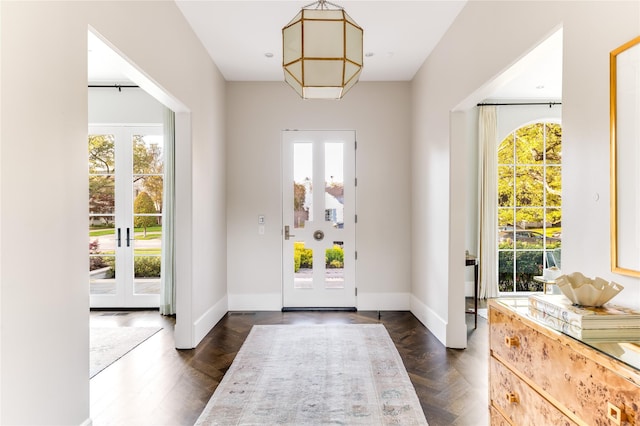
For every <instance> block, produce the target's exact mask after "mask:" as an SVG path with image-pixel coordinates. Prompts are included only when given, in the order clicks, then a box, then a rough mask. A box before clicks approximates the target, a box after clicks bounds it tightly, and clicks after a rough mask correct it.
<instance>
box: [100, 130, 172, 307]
mask: <svg viewBox="0 0 640 426" xmlns="http://www.w3.org/2000/svg"><path fill="white" fill-rule="evenodd" d="M163 148H164V147H163V131H162V126H143V127H132V126H114V127H93V126H91V127H89V289H90V291H89V294H90V306H91V307H101V308H107V307H108V308H134V307H158V306H159V304H160V273H161V271H160V264H161V258H162V252H161V250H162V245H161V242H162V201H163V200H162V196H163V178H164V164H163V158H164V156H163V152H164V150H163Z"/></svg>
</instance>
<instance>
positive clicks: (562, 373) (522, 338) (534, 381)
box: [489, 297, 640, 426]
mask: <svg viewBox="0 0 640 426" xmlns="http://www.w3.org/2000/svg"><path fill="white" fill-rule="evenodd" d="M527 312H528V300H527V298H526V297H524V298H509V299H502V298H501V299H493V300H490V301H489V330H490V331H489V340H490V345H489V346H490V352H491V356H490V358H489V399H490V407H489V410H490V419H491V424H492V425H505V426H506V425H518V426H520V425H523V426H524V425H535V426H543V425H553V426H556V425H597V426H601V425H638V426H640V341H637V342H635V343H634V342H618V341H597V342H594V341H587V340H578V339H574V338H572V337H569V336H568V335H565V334H563V333H561V332H559V331H556V330H554V329H553V328H551V327H550V326H549V325H547V324H544V323H543V322H541V321H539V320H535V319H533V318H531V317H530V316H529V315H528V314H527Z"/></svg>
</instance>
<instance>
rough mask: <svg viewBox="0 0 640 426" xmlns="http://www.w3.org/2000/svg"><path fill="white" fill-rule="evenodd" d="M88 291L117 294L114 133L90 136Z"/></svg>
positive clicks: (91, 292)
mask: <svg viewBox="0 0 640 426" xmlns="http://www.w3.org/2000/svg"><path fill="white" fill-rule="evenodd" d="M88 150H89V165H88V166H89V235H88V236H89V293H90V294H116V281H115V275H116V258H115V248H116V244H117V241H116V238H117V235H116V230H115V216H114V214H115V195H116V194H115V167H116V164H115V136H114V135H113V134H94V135H89V144H88Z"/></svg>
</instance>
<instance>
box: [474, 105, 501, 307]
mask: <svg viewBox="0 0 640 426" xmlns="http://www.w3.org/2000/svg"><path fill="white" fill-rule="evenodd" d="M478 125H479V128H478V136H479V140H480V141H479V142H480V150H479V155H478V161H479V164H478V173H479V178H478V182H479V186H480V188H479V189H480V200H479V204H480V205H479V211H480V253H479V262H480V277H479V281H480V283H479V287H480V288H479V291H478V297H479V298H482V299H486V298H489V297H497V296H498V255H497V253H498V246H497V244H498V243H497V235H498V140H497V138H498V135H497V133H498V131H497V128H498V124H497V118H496V107H495V106H481V107H480V112H479V117H478Z"/></svg>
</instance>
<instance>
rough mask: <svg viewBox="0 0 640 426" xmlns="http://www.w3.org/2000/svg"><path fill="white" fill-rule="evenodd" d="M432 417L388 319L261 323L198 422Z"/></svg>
mask: <svg viewBox="0 0 640 426" xmlns="http://www.w3.org/2000/svg"><path fill="white" fill-rule="evenodd" d="M276 424H278V425H328V424H334V425H335V424H338V425H426V424H427V421H426V419H425V416H424V413H423V411H422V408H421V406H420V402H419V401H418V397H417V395H416V392H415V389H414V388H413V385H412V384H411V381H410V380H409V376H408V375H407V371H406V370H405V368H404V365H403V363H402V359H401V358H400V354H398V351H397V349H396V347H395V346H394V344H393V342H392V341H391V338H390V337H389V334H388V333H387V330H386V329H385V328H384V326H383V325H381V324H364V325H356V324H343V325H257V326H254V327H253V328H252V329H251V332H250V333H249V336H248V337H247V340H246V341H245V342H244V344H243V345H242V348H241V349H240V351H239V352H238V355H237V356H236V358H235V360H234V361H233V363H232V365H231V367H230V368H229V370H228V371H227V373H226V374H225V376H224V378H223V379H222V382H220V385H219V386H218V388H217V389H216V391H215V393H214V394H213V396H212V397H211V400H209V403H208V404H207V406H206V407H205V409H204V411H203V412H202V414H201V415H200V417H199V418H198V420H197V422H196V425H276Z"/></svg>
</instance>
